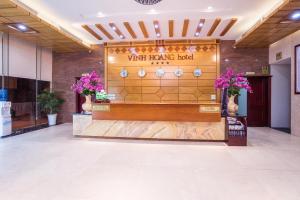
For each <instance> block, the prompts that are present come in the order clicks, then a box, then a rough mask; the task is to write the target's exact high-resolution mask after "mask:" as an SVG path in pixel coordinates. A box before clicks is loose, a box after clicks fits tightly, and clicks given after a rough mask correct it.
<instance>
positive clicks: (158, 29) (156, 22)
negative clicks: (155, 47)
mask: <svg viewBox="0 0 300 200" xmlns="http://www.w3.org/2000/svg"><path fill="white" fill-rule="evenodd" d="M153 25H154V30H155V34H156V37H158V38H160V37H161V32H160V26H159V22H158V21H157V20H155V21H153Z"/></svg>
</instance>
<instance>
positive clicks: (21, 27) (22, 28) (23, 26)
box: [17, 24, 28, 31]
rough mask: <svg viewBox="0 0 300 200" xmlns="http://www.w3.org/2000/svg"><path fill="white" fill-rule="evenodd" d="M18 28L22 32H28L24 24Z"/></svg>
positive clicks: (18, 25)
mask: <svg viewBox="0 0 300 200" xmlns="http://www.w3.org/2000/svg"><path fill="white" fill-rule="evenodd" d="M17 28H18V29H20V30H21V31H26V30H27V29H28V28H27V26H25V25H24V24H17Z"/></svg>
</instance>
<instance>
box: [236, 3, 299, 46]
mask: <svg viewBox="0 0 300 200" xmlns="http://www.w3.org/2000/svg"><path fill="white" fill-rule="evenodd" d="M298 9H300V1H298V0H285V1H283V3H282V4H281V5H280V6H279V7H278V8H276V9H274V10H273V11H272V12H271V13H270V14H269V15H268V16H266V17H264V18H263V20H262V21H259V22H258V23H256V24H255V25H254V26H253V27H252V28H251V29H250V30H249V31H248V32H246V33H245V34H243V36H242V37H241V39H239V40H237V41H236V43H235V46H236V47H269V45H271V44H273V43H275V42H277V41H278V40H280V39H282V38H284V37H286V36H288V35H290V34H292V33H294V32H296V31H298V30H299V29H300V23H299V22H293V21H290V23H281V22H286V21H289V19H288V16H289V15H290V13H292V12H293V11H294V10H298Z"/></svg>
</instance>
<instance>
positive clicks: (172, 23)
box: [169, 20, 174, 37]
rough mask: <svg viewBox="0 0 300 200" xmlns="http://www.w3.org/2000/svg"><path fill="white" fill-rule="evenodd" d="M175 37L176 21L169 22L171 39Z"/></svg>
mask: <svg viewBox="0 0 300 200" xmlns="http://www.w3.org/2000/svg"><path fill="white" fill-rule="evenodd" d="M173 36H174V20H169V37H173Z"/></svg>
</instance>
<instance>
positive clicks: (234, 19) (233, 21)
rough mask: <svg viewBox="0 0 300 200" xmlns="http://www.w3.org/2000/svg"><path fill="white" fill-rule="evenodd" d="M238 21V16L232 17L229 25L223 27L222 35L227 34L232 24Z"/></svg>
mask: <svg viewBox="0 0 300 200" xmlns="http://www.w3.org/2000/svg"><path fill="white" fill-rule="evenodd" d="M236 22H237V18H232V19H231V20H230V22H229V23H228V24H227V26H226V27H225V28H224V29H223V31H222V32H221V34H220V36H224V35H226V33H227V32H228V31H229V30H230V29H231V28H232V26H233V25H234V24H235V23H236Z"/></svg>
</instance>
